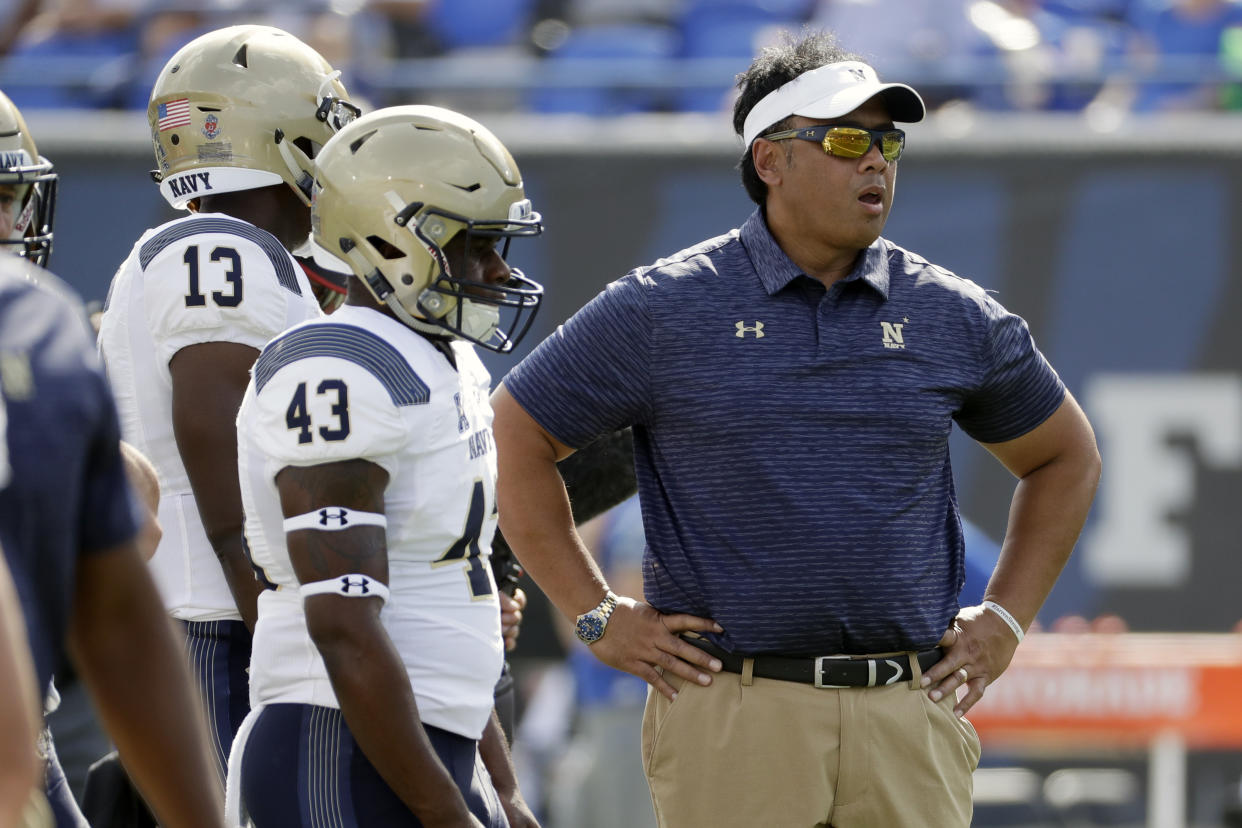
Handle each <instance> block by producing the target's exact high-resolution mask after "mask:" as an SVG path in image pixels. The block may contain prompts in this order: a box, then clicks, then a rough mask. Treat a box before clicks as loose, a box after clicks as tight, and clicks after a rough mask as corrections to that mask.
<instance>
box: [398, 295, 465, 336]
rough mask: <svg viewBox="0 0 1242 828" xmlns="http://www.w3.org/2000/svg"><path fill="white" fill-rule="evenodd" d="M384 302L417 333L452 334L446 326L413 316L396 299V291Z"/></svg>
mask: <svg viewBox="0 0 1242 828" xmlns="http://www.w3.org/2000/svg"><path fill="white" fill-rule="evenodd" d="M384 304H385V305H387V306H388V308H389V310H391V311H392V312H393V314H395V315H396V317H397V319H399V320H401V321H402V322H403V323H405V324H406V325H407V326H409V327H411V328H413V329H414V330H416V331H418V332H419V333H425V334H428V335H430V336H440V337H451V336H452V335H453V332H452V331H450V330H449V329H448V328H442V327H440V326H439V325H436V324H435V323H433V322H428V321H427V320H425V319H418V318H416V317H414V316H413V315H412V314H411V313H410V312H409V311H408V310H406V309H405V305H403V304H401V301H400V300H399V299H397V294H396V293H390V294H388V296H387V297H385V299H384Z"/></svg>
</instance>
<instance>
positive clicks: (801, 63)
mask: <svg viewBox="0 0 1242 828" xmlns="http://www.w3.org/2000/svg"><path fill="white" fill-rule="evenodd" d="M845 60H858V61H861V60H863V59H862V58H861V57H859V56H858V55H856V54H853V53H851V52H847V51H845V50H844V49H842V48H841V46H840V45H839V44H838V43H837V38H836V35H834V34H833V33H832V32H829V31H822V30H816V31H811V30H804V31H803V32H802V35H801V36H800V37H797V38H795V37H794V35H792V34H791V33H789V32H785V33H784V35H783V37H782V41H781V43H780V44H778V45H776V46H768V47H766V48H765V49H764V50H763V51H762V52H760V53H759V56H758V57H757V58H755V59H754V61H753V62H751V64H750V67H749V68H748V69H747V70H746V71H745V72H742V73H741V74H740V75H738V76H737V87H738V89H740V90H741V94H740V95H738V98H737V102H736V103H734V104H733V131H734V132H736V133H737V134H738V135H741V134H742V128H743V127H744V126H745V124H746V116H747V115H749V114H750V111H751V110H752V109H754V108H755V104H757V103H759V101H761V100H763V98H764V97H765V96H766V95H767V94H768V93H769V92H772V91H774V90H776V89H779V88H780V87H782V86H784V85H785V84H787V83H789V82H790V81H791V80H793V79H794V78H796V77H798V76H799V75H802V74H805V73H806V72H809V71H811V70H812V69H818V68H819V67H821V66H827V65H828V64H829V63H840V62H841V61H845ZM864 62H865V61H864ZM788 120H789V119H785V120H783V121H778V122H777V123H775V124H772V125H771V126H769V127H767V128H766V129H764V130H763V132H761V133H759V134H760V135H767V134H769V133H772V132H778V131H780V130H782V129H787V128H788ZM738 169H739V170H741V172H742V186H743V187H745V188H746V194H747V195H748V196H750V199H751V201H753V202H755V203H756V204H758V205H760V206H762V205H763V203H764V202H765V201H767V198H768V185H767V184H764V183H763V181H762V180H761V179H760V178H759V173H757V172H756V171H755V162H754V160H752V159H751V156H750V147H746V148H745V149H744V150H743V152H742V158H741V160H740V161H739V162H738Z"/></svg>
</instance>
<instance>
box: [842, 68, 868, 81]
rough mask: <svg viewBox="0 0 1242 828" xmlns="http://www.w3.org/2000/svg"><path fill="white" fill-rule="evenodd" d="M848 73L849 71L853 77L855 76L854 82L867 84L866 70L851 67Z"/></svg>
mask: <svg viewBox="0 0 1242 828" xmlns="http://www.w3.org/2000/svg"><path fill="white" fill-rule="evenodd" d="M846 71H848V72H849V73H850V74H851V75H853V76H854V80H856V81H858V82H859V83H866V82H867V73H866V72H865V71H864V70H862V69H858V68H855V67H853V66H851V67H850V68H849V69H847V70H846Z"/></svg>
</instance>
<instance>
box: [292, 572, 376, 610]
mask: <svg viewBox="0 0 1242 828" xmlns="http://www.w3.org/2000/svg"><path fill="white" fill-rule="evenodd" d="M298 594H299V595H301V596H302V600H303V601H305V600H306V599H307V598H309V597H310V596H312V595H340V596H341V597H342V598H379V599H380V600H381V601H383V602H384V603H385V604H387V603H388V587H387V586H385V585H384V584H382V583H380V582H379V581H377V580H375V579H374V578H372V577H371V576H370V575H359V574H356V573H355V574H352V575H341V576H338V577H336V578H328V579H327V580H325V581H312V582H311V583H309V584H302V586H300V587H298Z"/></svg>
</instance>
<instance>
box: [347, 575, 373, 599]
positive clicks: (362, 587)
mask: <svg viewBox="0 0 1242 828" xmlns="http://www.w3.org/2000/svg"><path fill="white" fill-rule="evenodd" d="M354 590H356V591H357V594H358V595H367V594H369V593H370V592H371V579H370V578H357V579H356V580H350V578H349V576H348V575H342V576H341V594H342V595H353V594H354Z"/></svg>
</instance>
